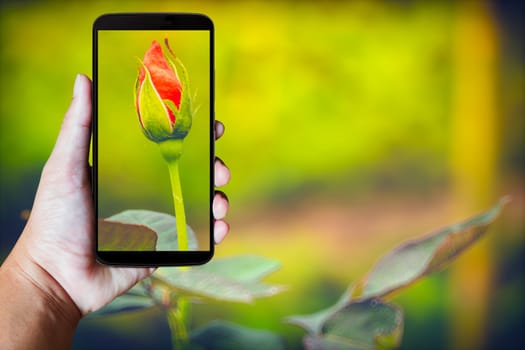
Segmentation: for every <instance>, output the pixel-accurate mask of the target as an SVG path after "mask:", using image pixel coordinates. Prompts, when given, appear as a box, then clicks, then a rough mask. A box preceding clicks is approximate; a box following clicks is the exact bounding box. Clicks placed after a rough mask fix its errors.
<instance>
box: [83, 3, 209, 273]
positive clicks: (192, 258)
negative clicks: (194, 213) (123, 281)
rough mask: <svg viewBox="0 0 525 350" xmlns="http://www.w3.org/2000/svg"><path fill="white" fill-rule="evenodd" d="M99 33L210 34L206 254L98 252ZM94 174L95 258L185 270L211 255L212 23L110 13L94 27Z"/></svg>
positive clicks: (181, 16) (198, 17)
mask: <svg viewBox="0 0 525 350" xmlns="http://www.w3.org/2000/svg"><path fill="white" fill-rule="evenodd" d="M99 30H209V32H210V208H209V212H210V245H209V247H210V250H209V251H173V252H171V251H99V250H98V224H97V222H98V219H99V217H98V186H97V184H98V169H97V168H98V35H97V34H98V31H99ZM92 69H93V92H92V94H93V112H92V113H93V121H92V130H93V172H92V177H91V184H92V192H93V204H94V212H95V257H96V259H97V261H99V262H100V263H103V264H107V265H125V266H147V267H149V266H184V265H200V264H204V263H206V262H207V261H209V260H210V259H211V258H212V256H213V253H214V238H213V231H214V219H213V210H212V203H213V197H214V194H215V193H214V159H215V149H214V148H215V147H214V146H215V134H214V130H215V107H214V106H215V104H214V101H215V83H214V27H213V22H212V21H211V19H210V18H209V17H207V16H205V15H203V14H195V13H113V14H105V15H102V16H100V17H98V18H97V19H96V20H95V22H94V23H93V68H92Z"/></svg>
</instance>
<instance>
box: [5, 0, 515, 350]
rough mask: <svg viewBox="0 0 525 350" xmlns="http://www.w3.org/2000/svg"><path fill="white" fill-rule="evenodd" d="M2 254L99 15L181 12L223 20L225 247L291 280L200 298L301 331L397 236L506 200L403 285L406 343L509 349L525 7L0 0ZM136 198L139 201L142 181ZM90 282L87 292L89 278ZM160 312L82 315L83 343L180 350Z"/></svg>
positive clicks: (240, 316) (220, 112)
mask: <svg viewBox="0 0 525 350" xmlns="http://www.w3.org/2000/svg"><path fill="white" fill-rule="evenodd" d="M0 4H1V5H0V29H1V30H0V35H1V36H0V38H1V39H0V74H1V77H2V82H1V84H0V195H1V200H0V220H1V227H2V229H1V236H0V257H2V259H3V258H5V256H6V255H7V254H8V252H9V250H10V249H11V248H12V246H13V245H14V243H15V241H16V239H17V237H18V235H19V234H20V233H21V231H22V229H23V226H24V221H23V220H22V219H21V215H20V213H21V212H22V211H23V210H26V209H30V208H31V205H32V200H33V196H34V193H35V190H36V186H37V184H38V179H39V174H40V171H41V168H42V166H43V164H44V162H45V160H46V159H47V157H48V155H49V153H50V151H51V148H52V146H53V144H54V140H55V138H56V135H57V133H58V130H59V126H60V123H61V119H62V116H63V113H64V111H65V110H66V108H67V106H68V104H69V101H70V98H71V91H72V87H73V81H74V78H75V74H76V73H77V72H85V73H88V74H90V72H91V26H92V23H93V21H94V19H95V18H96V17H97V16H99V15H100V14H102V13H106V12H125V11H189V12H203V13H205V14H207V15H209V16H210V17H211V18H212V19H213V20H214V22H215V26H216V54H215V57H216V115H217V118H218V119H220V120H222V121H223V122H224V123H225V124H226V134H225V137H224V138H223V139H221V140H220V141H219V142H218V143H217V147H216V149H217V154H218V155H219V156H220V157H221V158H222V159H224V160H225V161H226V162H227V164H228V165H229V167H230V168H231V171H232V181H231V184H230V185H228V186H227V187H226V189H225V191H226V192H227V194H228V196H229V198H230V202H231V208H230V213H229V217H228V220H229V222H230V224H231V234H230V236H229V237H228V238H227V239H226V241H225V242H224V243H223V244H221V245H220V246H218V247H217V250H216V254H217V256H218V257H220V256H229V255H234V254H242V253H254V254H260V255H264V256H267V257H270V258H275V259H278V260H280V261H281V262H282V268H281V270H279V271H278V272H276V273H275V274H273V275H272V276H271V277H270V279H269V280H271V281H272V282H275V283H279V284H285V285H287V286H288V290H287V291H286V292H284V293H282V294H280V295H277V296H274V297H272V298H268V299H263V300H258V301H257V302H256V303H254V304H252V305H237V304H228V303H222V304H219V303H215V304H213V303H212V304H205V305H196V306H195V307H194V308H193V319H192V324H193V326H194V327H197V326H199V325H203V324H206V323H207V322H209V321H211V320H213V319H225V320H229V321H232V322H236V323H240V324H242V325H245V326H248V327H255V328H264V329H270V330H274V331H276V332H278V333H280V334H282V335H283V337H284V339H285V341H286V344H287V346H288V347H289V348H299V347H300V339H301V337H302V336H303V334H304V333H303V332H302V331H301V330H300V329H298V328H296V327H294V326H291V325H287V324H284V323H283V322H282V319H283V317H285V316H288V315H291V314H297V313H310V312H313V311H316V310H319V309H322V308H324V307H327V306H329V305H331V304H333V303H334V302H335V301H336V299H337V298H338V297H339V295H340V294H341V293H342V292H343V291H344V290H345V288H346V287H347V286H348V285H349V284H350V283H351V282H352V281H354V280H356V279H357V278H359V277H361V276H362V275H364V274H365V273H366V272H367V271H368V270H369V269H370V268H371V266H372V264H373V263H374V262H375V261H377V260H378V259H379V257H380V256H382V255H383V254H384V253H386V252H387V251H388V250H389V249H391V248H392V247H394V246H395V245H397V244H398V243H399V242H401V241H403V240H405V239H407V238H409V237H413V236H416V235H420V234H423V233H426V232H428V231H431V230H433V229H436V228H439V227H441V226H443V225H445V224H448V223H452V222H455V221H459V220H461V219H463V218H465V217H467V216H470V215H472V214H474V213H477V212H479V211H481V210H483V209H485V208H487V207H489V206H490V205H491V204H492V203H494V202H495V201H496V200H497V199H498V198H500V197H502V196H503V195H506V194H509V195H511V196H512V202H511V203H510V204H509V205H508V206H507V207H506V209H505V210H504V213H503V215H502V216H501V217H500V218H499V219H498V220H497V222H496V223H495V224H494V225H493V226H492V227H491V229H490V231H489V234H488V235H487V236H486V237H485V238H483V239H482V240H481V241H480V242H479V243H478V244H477V245H476V246H475V247H474V248H473V249H471V250H470V251H468V252H467V253H466V254H464V255H463V256H462V257H460V258H459V259H458V260H457V261H456V262H454V264H453V265H452V266H451V268H450V269H449V270H447V271H444V272H442V273H439V274H437V275H435V276H432V277H430V278H427V279H425V280H423V281H422V282H419V283H417V284H416V285H415V286H413V287H411V288H409V289H407V290H405V291H403V292H401V293H399V295H398V296H396V297H395V298H394V302H397V303H399V304H400V305H401V306H402V307H403V308H404V310H405V333H404V339H403V343H402V348H404V349H414V348H422V347H424V348H426V349H444V348H446V349H483V348H485V349H493V348H498V349H502V348H507V349H510V348H518V347H519V344H520V343H521V342H522V334H521V333H522V330H523V326H524V325H525V305H524V303H525V302H524V301H523V293H524V291H525V274H524V271H525V270H524V269H525V258H524V257H525V225H524V221H525V220H524V219H525V188H524V185H525V183H524V172H525V141H524V140H525V139H524V138H523V135H524V134H525V118H524V115H525V114H524V109H525V105H524V97H525V71H524V63H523V62H524V55H525V53H524V51H525V50H524V44H523V43H524V42H525V40H523V39H524V38H523V36H522V33H523V32H524V30H523V29H524V28H523V14H524V7H523V4H522V3H520V2H519V1H508V2H496V1H477V2H470V1H459V2H445V1H442V2H437V1H436V2H415V1H351V2H340V1H336V2H319V3H318V2H293V1H290V2H268V3H266V2H233V1H231V2H224V1H217V2H211V1H210V2H203V1H187V2H177V1H169V2H168V1H164V2H157V1H126V2H118V1H113V2H112V1H103V2H101V1H90V2H74V1H70V2H55V1H29V0H25V1H5V0H4V1H2V2H1V3H0ZM144 196H147V194H146V193H145V194H144ZM86 292H89V291H86ZM168 332H169V331H168V326H167V323H166V321H165V319H164V318H163V315H162V314H161V313H160V312H159V311H156V310H152V311H148V312H142V313H133V314H127V315H123V316H114V317H107V318H103V319H97V320H95V319H91V320H84V321H83V322H81V325H80V327H79V329H78V331H77V333H76V336H75V339H74V348H75V349H90V348H93V347H95V346H96V347H97V348H100V349H102V348H112V349H119V348H123V349H124V348H125V349H141V348H163V347H169V344H170V338H169V333H168Z"/></svg>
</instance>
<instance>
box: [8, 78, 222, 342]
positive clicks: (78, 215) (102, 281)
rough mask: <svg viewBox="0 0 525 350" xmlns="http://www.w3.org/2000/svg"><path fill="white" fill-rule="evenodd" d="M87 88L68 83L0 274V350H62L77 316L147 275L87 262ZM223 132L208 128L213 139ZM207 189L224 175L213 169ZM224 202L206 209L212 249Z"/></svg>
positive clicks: (85, 83) (90, 216)
mask: <svg viewBox="0 0 525 350" xmlns="http://www.w3.org/2000/svg"><path fill="white" fill-rule="evenodd" d="M90 125H91V82H90V80H89V78H87V77H86V76H84V75H78V76H77V79H76V81H75V88H74V93H73V100H72V102H71V105H70V107H69V110H68V111H67V113H66V115H65V117H64V120H63V123H62V126H61V130H60V133H59V135H58V138H57V141H56V144H55V147H54V149H53V151H52V153H51V155H50V157H49V159H48V161H47V162H46V164H45V166H44V169H43V171H42V175H41V178H40V183H39V186H38V190H37V193H36V196H35V201H34V203H33V209H32V211H31V215H30V217H29V220H28V222H27V224H26V226H25V228H24V230H23V232H22V234H21V236H20V238H19V239H18V241H17V243H16V245H15V247H14V248H13V250H12V251H11V253H10V254H9V256H8V257H7V259H6V260H5V262H4V263H3V264H2V266H1V267H0V302H1V303H2V312H0V348H1V349H68V348H70V347H71V341H72V337H73V333H74V331H75V328H76V326H77V324H78V322H79V321H80V319H81V318H82V317H84V316H85V315H87V314H88V313H90V312H92V311H95V310H98V309H100V308H101V307H103V306H104V305H106V304H107V303H109V302H110V301H111V300H113V299H114V298H116V297H117V296H119V295H121V294H123V293H125V292H126V291H127V290H128V289H129V288H131V287H132V286H133V285H135V284H136V283H137V282H138V281H140V280H141V279H143V278H145V277H147V276H149V275H150V274H151V273H152V272H153V271H154V268H125V267H110V266H105V265H101V264H99V263H97V262H96V260H95V257H94V244H95V241H94V240H95V237H94V236H95V235H94V225H95V219H94V212H93V200H92V197H91V184H90V179H89V165H88V153H89V141H90V133H91V130H90ZM223 132H224V125H223V124H222V123H220V122H217V123H216V125H215V135H216V139H218V138H219V137H221V136H222V134H223ZM215 174H216V175H215V185H216V186H224V185H225V184H226V183H228V181H229V179H230V172H229V170H228V168H227V167H226V166H225V165H224V163H223V162H222V161H221V160H219V159H217V160H216V163H215ZM227 211H228V199H227V197H226V196H225V195H224V193H222V192H220V191H218V192H217V193H216V195H215V198H214V202H213V213H214V216H215V242H216V243H219V242H221V241H222V240H223V239H224V237H225V236H226V234H227V233H228V231H229V226H228V224H227V223H226V222H225V221H224V220H223V219H224V217H225V216H226V213H227Z"/></svg>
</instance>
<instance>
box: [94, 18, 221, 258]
mask: <svg viewBox="0 0 525 350" xmlns="http://www.w3.org/2000/svg"><path fill="white" fill-rule="evenodd" d="M213 38H214V29H213V23H212V21H211V20H210V19H209V18H208V17H207V16H205V15H202V14H186V13H184V14H183V13H119V14H106V15H102V16H100V17H98V18H97V19H96V21H95V22H94V25H93V124H92V129H93V143H92V165H93V176H92V188H93V198H94V207H95V215H96V225H95V226H96V230H95V233H96V258H97V260H98V261H99V262H101V263H104V264H110V265H126V266H166V265H196V264H203V263H205V262H207V261H209V260H210V259H211V257H212V256H213V250H214V243H213V226H214V225H213V224H214V221H213V213H212V201H213V196H214V187H213V183H214V182H213V179H214V173H213V170H214V164H213V162H214V130H215V128H214V123H215V120H214V82H213V76H214V39H213Z"/></svg>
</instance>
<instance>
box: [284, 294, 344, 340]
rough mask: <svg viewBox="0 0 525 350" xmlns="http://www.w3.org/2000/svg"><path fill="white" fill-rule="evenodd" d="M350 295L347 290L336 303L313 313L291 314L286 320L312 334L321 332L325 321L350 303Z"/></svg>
mask: <svg viewBox="0 0 525 350" xmlns="http://www.w3.org/2000/svg"><path fill="white" fill-rule="evenodd" d="M349 295H350V294H349V291H348V290H347V291H346V292H345V293H343V295H341V297H340V298H339V300H338V301H337V303H335V304H334V305H332V306H330V307H327V308H326V309H323V310H320V311H317V312H314V313H313V314H308V315H293V316H289V317H287V318H286V319H285V322H288V323H291V324H295V325H297V326H299V327H302V328H304V329H306V330H307V331H308V332H309V333H311V334H321V330H322V328H323V325H324V323H325V322H326V321H327V320H328V319H329V318H330V317H332V315H334V314H335V313H336V312H337V311H339V310H341V309H343V308H344V307H345V306H346V305H348V300H349Z"/></svg>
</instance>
